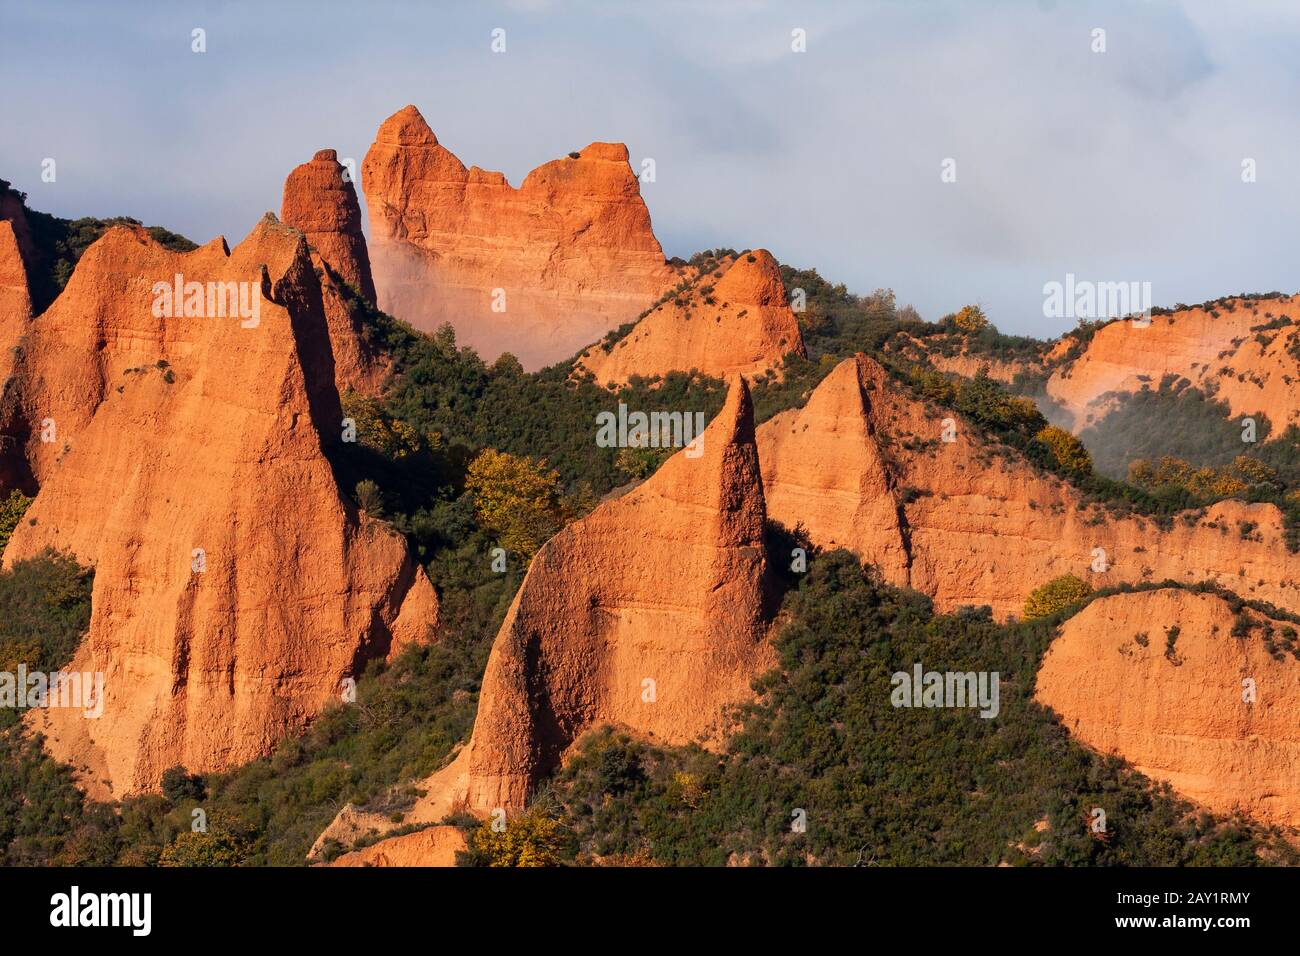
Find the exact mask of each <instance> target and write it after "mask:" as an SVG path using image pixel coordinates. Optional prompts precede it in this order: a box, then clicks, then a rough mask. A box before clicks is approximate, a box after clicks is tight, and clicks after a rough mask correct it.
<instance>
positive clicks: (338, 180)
mask: <svg viewBox="0 0 1300 956" xmlns="http://www.w3.org/2000/svg"><path fill="white" fill-rule="evenodd" d="M345 172H346V171H345V169H344V167H343V166H342V164H340V163H339V161H338V154H337V153H335V151H334V150H332V149H322V150H320V151H319V152H317V153H316V155H315V156H314V157H313V158H312V160H311V162H309V163H303V164H302V165H301V166H298V167H296V168H295V169H294V170H293V172H291V173H290V174H289V177H288V179H286V180H285V181H284V200H283V202H282V204H281V207H280V208H281V212H280V215H281V219H283V221H284V223H285V224H286V225H288V226H293V227H294V228H295V229H298V230H301V232H302V233H303V235H304V236H306V237H307V242H308V243H309V244H310V245H311V248H312V261H313V265H314V266H315V268H316V272H317V273H318V275H319V276H320V282H321V297H322V300H323V303H324V308H325V319H326V321H327V323H328V325H329V330H330V344H331V346H332V351H333V353H334V381H335V384H336V385H337V386H338V389H339V391H340V392H344V391H346V390H347V389H353V390H355V391H358V392H362V393H364V394H368V395H373V394H375V393H377V392H378V390H379V386H380V384H381V383H382V381H383V378H384V374H385V372H386V371H387V364H388V363H387V361H386V360H385V357H384V356H383V355H382V354H381V352H380V350H379V349H377V348H375V347H373V346H372V345H371V344H370V343H369V341H368V340H367V338H366V335H365V330H364V329H362V328H361V327H360V326H359V325H358V324H357V319H356V317H355V316H354V314H353V310H352V309H351V308H349V306H348V297H347V293H346V291H345V290H344V289H343V284H344V283H346V284H347V285H350V286H351V287H352V288H353V289H355V290H356V291H357V292H359V293H360V294H361V295H362V296H363V297H364V298H365V299H366V300H367V301H368V302H370V303H374V301H375V283H374V279H373V278H372V276H371V273H370V255H369V252H368V251H367V249H366V237H365V235H364V234H363V233H362V231H361V207H360V205H358V203H357V193H356V190H355V189H354V188H353V186H352V182H351V181H350V180H349V179H347V177H346V176H345Z"/></svg>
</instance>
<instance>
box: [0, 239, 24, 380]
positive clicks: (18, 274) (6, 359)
mask: <svg viewBox="0 0 1300 956" xmlns="http://www.w3.org/2000/svg"><path fill="white" fill-rule="evenodd" d="M31 317H32V297H31V294H30V292H29V290H28V285H27V270H26V268H25V267H24V266H23V258H22V254H21V253H20V252H19V251H18V236H17V234H16V233H15V231H14V227H13V223H11V222H9V221H8V220H5V219H0V385H3V383H4V381H5V380H6V379H7V378H8V377H9V373H10V372H11V371H12V370H13V364H14V349H15V348H16V347H17V346H18V343H19V341H21V339H22V337H23V336H24V335H25V334H26V333H27V324H28V322H30V321H31Z"/></svg>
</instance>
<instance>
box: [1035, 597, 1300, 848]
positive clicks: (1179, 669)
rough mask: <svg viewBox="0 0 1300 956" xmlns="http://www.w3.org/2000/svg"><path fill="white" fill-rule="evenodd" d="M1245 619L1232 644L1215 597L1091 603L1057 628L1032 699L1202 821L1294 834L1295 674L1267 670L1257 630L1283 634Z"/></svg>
mask: <svg viewBox="0 0 1300 956" xmlns="http://www.w3.org/2000/svg"><path fill="white" fill-rule="evenodd" d="M1246 613H1247V616H1248V617H1249V618H1250V619H1251V621H1252V623H1253V624H1254V626H1255V630H1253V632H1252V633H1251V634H1250V636H1248V637H1234V636H1232V633H1233V629H1234V626H1235V624H1236V615H1235V614H1234V612H1233V611H1232V609H1231V608H1230V607H1229V605H1228V603H1227V602H1226V601H1224V600H1223V599H1222V598H1220V597H1218V596H1216V595H1212V594H1197V593H1193V592H1190V591H1185V590H1181V589H1174V588H1166V589H1160V590H1154V591H1144V592H1138V593H1134V594H1116V595H1113V596H1111V597H1105V598H1099V599H1098V600H1096V601H1093V602H1092V603H1091V604H1089V605H1088V606H1087V607H1085V608H1084V609H1083V610H1082V611H1080V612H1079V613H1078V614H1076V615H1075V616H1074V617H1072V618H1070V619H1069V620H1067V621H1066V622H1065V623H1064V624H1063V625H1062V626H1061V633H1060V636H1059V637H1057V638H1056V640H1055V641H1053V642H1052V646H1051V648H1049V649H1048V652H1047V654H1046V656H1045V657H1044V659H1043V663H1042V666H1041V668H1040V669H1039V672H1038V684H1037V691H1036V696H1037V699H1038V700H1039V701H1040V702H1042V703H1043V704H1046V705H1047V706H1048V707H1051V708H1052V709H1053V710H1055V711H1056V712H1057V713H1059V714H1060V715H1061V718H1062V721H1063V723H1064V724H1065V726H1066V727H1067V728H1068V729H1069V730H1070V732H1071V733H1072V734H1074V735H1075V736H1076V737H1078V738H1079V739H1080V740H1081V741H1083V742H1084V743H1086V744H1088V745H1089V746H1091V747H1094V748H1095V749H1097V750H1100V751H1102V752H1104V753H1113V754H1118V755H1119V756H1121V757H1123V758H1124V759H1125V760H1127V761H1128V762H1129V763H1131V764H1132V765H1133V766H1134V767H1136V768H1137V769H1138V770H1140V771H1141V772H1142V773H1144V774H1146V775H1147V776H1148V777H1151V778H1152V779H1155V780H1161V781H1166V782H1168V783H1169V784H1170V785H1172V786H1173V787H1174V789H1175V790H1177V791H1178V792H1179V793H1181V794H1183V795H1185V796H1187V797H1190V798H1191V799H1192V800H1195V801H1196V802H1197V803H1200V804H1202V805H1203V806H1205V807H1207V808H1209V809H1210V810H1213V811H1216V812H1219V813H1231V812H1233V811H1235V810H1242V811H1245V812H1246V813H1249V814H1250V815H1251V816H1253V817H1255V818H1256V819H1259V820H1261V821H1263V822H1265V823H1268V824H1283V825H1286V826H1292V827H1294V826H1300V789H1297V787H1296V781H1297V780H1300V723H1297V721H1296V714H1297V713H1300V662H1297V661H1296V660H1295V659H1294V658H1293V657H1292V656H1291V655H1289V654H1287V655H1283V656H1282V658H1281V659H1280V660H1279V659H1276V658H1274V657H1273V656H1272V655H1271V654H1270V653H1269V652H1268V651H1267V649H1266V648H1265V646H1264V643H1263V628H1264V627H1271V628H1273V630H1274V633H1275V634H1276V633H1279V632H1280V631H1281V630H1282V629H1283V628H1286V627H1294V626H1293V625H1289V624H1286V623H1285V622H1277V621H1272V620H1269V619H1268V618H1265V617H1264V616H1263V615H1259V614H1256V613H1254V612H1246ZM1171 625H1177V627H1178V633H1177V634H1176V637H1175V640H1174V644H1173V650H1172V652H1169V653H1167V646H1168V641H1167V633H1166V629H1167V628H1168V627H1169V626H1171ZM1247 681H1252V682H1253V688H1254V693H1255V700H1254V701H1253V702H1251V701H1247V700H1246V699H1244V692H1245V691H1246V690H1247V689H1248V688H1249V687H1250V686H1251V685H1250V684H1248V683H1246V682H1247ZM1103 808H1104V809H1105V807H1104V804H1103ZM1110 812H1111V813H1116V812H1118V808H1113V809H1111V810H1110Z"/></svg>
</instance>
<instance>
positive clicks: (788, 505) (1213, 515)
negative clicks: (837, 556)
mask: <svg viewBox="0 0 1300 956" xmlns="http://www.w3.org/2000/svg"><path fill="white" fill-rule="evenodd" d="M945 420H950V421H951V422H952V424H953V426H954V428H955V435H954V438H955V440H954V441H953V442H951V443H948V442H944V441H942V434H943V431H944V428H945ZM758 444H759V458H760V460H761V461H762V464H763V484H764V487H765V489H767V496H768V497H767V506H768V513H769V514H770V515H771V516H772V517H773V518H775V519H776V520H778V521H780V522H781V523H783V524H785V525H786V526H788V527H794V526H795V525H797V524H802V525H803V526H804V527H805V528H806V529H807V530H808V532H809V534H810V536H811V538H812V540H813V542H814V543H816V544H818V545H820V546H822V547H828V548H830V547H847V548H849V549H850V550H852V551H854V552H856V553H857V554H859V555H861V556H862V557H863V559H864V560H866V561H869V562H872V563H876V564H878V565H879V566H880V568H881V571H882V573H883V574H884V576H885V578H886V579H887V580H888V581H890V582H891V583H893V584H896V585H901V586H908V587H912V588H915V589H916V590H918V591H923V592H925V593H926V594H929V595H931V596H932V597H933V598H934V599H935V602H936V604H937V606H938V607H939V608H940V609H942V610H951V609H954V608H956V607H959V606H961V605H984V604H987V605H990V606H991V607H992V609H993V613H994V614H995V615H996V616H997V617H998V618H999V619H1005V618H1007V617H1009V616H1012V615H1019V614H1020V613H1021V609H1022V607H1023V605H1024V600H1025V598H1026V596H1027V595H1028V594H1029V592H1030V591H1031V590H1033V589H1034V588H1036V587H1038V586H1039V585H1041V584H1043V583H1044V582H1046V581H1048V580H1050V579H1051V578H1054V577H1057V576H1058V575H1062V574H1074V575H1077V576H1078V577H1081V578H1084V579H1085V580H1088V581H1089V582H1090V583H1091V584H1092V585H1093V586H1094V587H1102V586H1105V585H1109V584H1118V583H1121V582H1140V581H1161V580H1165V579H1172V580H1176V581H1185V582H1198V581H1203V580H1207V579H1214V580H1219V581H1222V582H1224V584H1225V586H1227V587H1230V588H1232V589H1233V590H1236V591H1238V592H1239V593H1240V594H1242V596H1243V597H1256V598H1260V599H1262V600H1267V601H1271V602H1273V603H1274V604H1277V605H1279V606H1282V607H1289V608H1298V609H1300V559H1298V558H1297V556H1296V555H1293V554H1291V553H1290V552H1289V551H1288V550H1287V548H1286V545H1285V538H1284V529H1283V523H1282V515H1281V513H1280V512H1279V511H1278V509H1277V508H1276V507H1275V506H1273V505H1271V504H1245V503H1243V502H1239V501H1224V502H1220V503H1219V504H1216V505H1213V506H1211V507H1209V508H1207V509H1205V510H1204V511H1203V512H1188V513H1186V514H1183V515H1177V516H1175V517H1174V518H1173V520H1172V521H1171V522H1170V524H1169V527H1168V528H1166V529H1161V528H1160V527H1159V526H1158V525H1157V524H1156V522H1155V521H1154V520H1152V519H1147V518H1141V517H1122V516H1118V515H1115V514H1112V513H1111V512H1109V511H1108V510H1107V509H1105V508H1104V507H1102V506H1098V505H1087V504H1085V503H1084V501H1083V498H1082V496H1081V495H1080V494H1079V492H1078V491H1077V490H1075V489H1074V488H1073V487H1072V486H1071V485H1069V484H1067V483H1066V482H1064V481H1062V480H1060V479H1058V478H1056V477H1055V476H1053V475H1050V474H1047V473H1045V472H1041V471H1039V470H1037V469H1036V468H1034V467H1033V466H1031V465H1030V464H1028V463H1027V462H1026V461H1025V460H1024V459H1023V458H1021V457H1020V456H1019V455H1018V454H1017V453H1015V452H1013V451H1011V450H1010V449H1008V448H1006V447H1004V446H1000V445H998V444H996V443H994V442H991V441H989V440H988V439H986V438H984V437H983V436H982V435H981V434H979V433H978V432H977V431H976V430H975V429H973V428H970V427H967V426H966V425H965V424H964V422H963V421H962V420H961V418H960V416H958V415H957V414H956V413H955V412H952V411H949V410H946V409H941V408H937V407H934V406H931V405H928V404H925V403H922V402H920V401H917V400H914V399H912V398H911V397H910V396H909V395H908V394H907V393H905V392H904V391H902V390H901V389H900V388H898V387H896V386H895V385H894V384H892V382H891V381H890V379H889V376H888V373H886V372H885V370H884V369H883V368H881V367H880V366H879V365H878V364H877V363H876V362H875V361H873V360H871V359H869V358H866V357H865V356H858V358H857V359H856V360H854V359H850V360H847V361H846V362H844V363H842V364H841V365H840V366H839V367H838V368H837V369H836V370H835V372H833V373H832V374H831V375H830V376H828V377H827V378H826V380H825V381H823V382H822V384H821V385H820V386H819V387H818V388H817V390H816V391H815V392H814V393H813V396H812V397H811V398H810V399H809V401H808V404H807V406H806V407H805V408H803V409H792V410H790V411H787V412H783V413H781V414H779V415H777V416H775V417H774V418H772V419H771V420H770V421H768V422H765V423H764V424H763V425H762V426H761V427H760V428H759V429H758ZM864 446H865V447H864ZM895 516H896V517H895ZM1243 524H1246V525H1250V524H1253V525H1254V526H1255V527H1254V528H1253V529H1252V530H1251V531H1250V533H1249V534H1246V533H1244V532H1242V531H1241V530H1240V529H1241V528H1242V526H1243ZM1095 549H1101V550H1102V552H1104V561H1105V564H1104V567H1105V568H1106V570H1105V571H1104V572H1097V571H1094V570H1093V564H1094V560H1095V559H1096V551H1095Z"/></svg>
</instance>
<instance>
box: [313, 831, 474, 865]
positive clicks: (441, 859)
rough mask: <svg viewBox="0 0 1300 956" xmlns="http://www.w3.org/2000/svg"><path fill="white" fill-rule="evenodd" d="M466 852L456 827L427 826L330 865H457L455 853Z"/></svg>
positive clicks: (384, 841)
mask: <svg viewBox="0 0 1300 956" xmlns="http://www.w3.org/2000/svg"><path fill="white" fill-rule="evenodd" d="M466 849H468V846H467V844H466V842H465V835H464V834H463V833H461V832H460V830H458V829H457V828H456V827H451V826H445V827H426V828H425V829H423V830H417V831H416V832H414V833H407V834H404V835H403V836H395V837H389V838H388V839H387V840H380V841H379V842H378V843H374V844H371V845H370V846H368V847H365V848H364V849H361V850H355V851H353V852H352V853H345V854H343V855H342V856H340V857H338V858H337V859H336V860H334V862H332V863H331V864H330V866H455V865H456V854H457V853H458V852H463V851H464V850H466Z"/></svg>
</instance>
